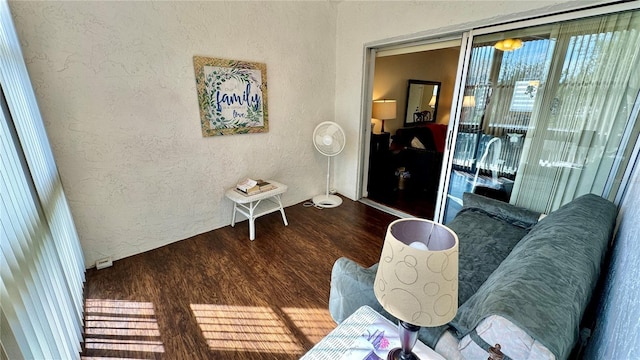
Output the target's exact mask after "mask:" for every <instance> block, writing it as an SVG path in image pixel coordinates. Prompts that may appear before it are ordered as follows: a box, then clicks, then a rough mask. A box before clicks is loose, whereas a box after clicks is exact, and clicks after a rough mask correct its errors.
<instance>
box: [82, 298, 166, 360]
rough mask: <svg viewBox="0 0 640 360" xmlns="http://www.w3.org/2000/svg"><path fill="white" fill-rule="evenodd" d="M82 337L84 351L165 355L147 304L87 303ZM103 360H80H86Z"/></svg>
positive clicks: (96, 301)
mask: <svg viewBox="0 0 640 360" xmlns="http://www.w3.org/2000/svg"><path fill="white" fill-rule="evenodd" d="M84 333H85V344H84V347H85V349H87V350H112V351H127V352H147V353H163V352H164V346H163V345H162V341H161V340H160V330H159V328H158V321H157V320H156V318H155V312H154V309H153V304H152V303H150V302H137V301H126V300H105V299H87V300H86V301H85V330H84ZM102 358H104V357H102ZM102 358H101V357H83V359H85V360H89V359H102ZM104 359H115V358H114V357H106V358H104Z"/></svg>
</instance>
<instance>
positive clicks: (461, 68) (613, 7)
mask: <svg viewBox="0 0 640 360" xmlns="http://www.w3.org/2000/svg"><path fill="white" fill-rule="evenodd" d="M639 9H640V1H632V2H625V3H620V4H609V5H602V6H597V7H592V8H588V9H583V10H574V11H570V12H567V13H561V14H555V15H548V16H542V17H538V18H535V19H528V20H517V21H513V22H509V23H504V24H498V25H491V26H486V27H479V28H475V29H471V30H469V31H465V32H463V34H462V39H463V41H462V45H461V49H460V61H459V63H458V74H457V75H456V78H457V81H456V85H455V92H454V99H455V101H454V102H453V104H452V109H451V113H452V114H453V117H452V118H451V120H450V121H449V126H448V130H447V144H446V148H445V153H444V157H443V164H442V171H441V176H440V184H439V187H438V197H437V202H436V209H435V215H434V221H436V222H438V223H442V222H443V221H444V216H445V207H446V205H447V199H448V193H449V187H450V185H451V183H450V182H451V173H452V170H453V155H454V152H455V144H456V140H457V137H458V128H459V125H460V120H461V119H460V118H461V110H462V101H463V96H461V91H463V89H464V88H465V86H466V79H467V73H468V71H469V65H470V56H471V50H472V47H473V40H474V38H475V37H476V36H481V35H486V34H491V33H498V32H503V31H510V30H516V29H521V28H528V27H533V26H539V25H545V24H552V23H556V22H563V21H569V20H575V19H581V18H587V17H592V16H603V15H607V14H611V13H616V12H622V11H629V10H639ZM634 113H635V112H634ZM627 130H630V129H627ZM639 145H640V140H639V141H637V142H636V144H635V146H634V147H633V148H634V149H633V152H632V154H631V155H630V161H629V163H628V165H627V169H626V171H625V174H627V173H628V172H629V171H630V170H631V168H632V167H633V166H634V163H635V159H636V158H637V157H638V152H639V151H640V146H639ZM628 146H631V145H628ZM615 175H616V173H615V171H612V173H611V174H610V175H609V179H608V180H607V184H610V183H611V182H612V181H613V179H612V178H613V177H615ZM625 180H628V179H627V178H626V176H625ZM626 186H627V183H625V182H623V183H621V184H620V187H619V188H618V189H617V194H618V196H617V197H616V202H615V203H616V205H618V202H619V199H620V198H621V197H620V195H621V194H623V193H624V192H625V188H626ZM610 188H611V187H610V186H608V187H607V188H606V189H605V191H608V190H609V189H610Z"/></svg>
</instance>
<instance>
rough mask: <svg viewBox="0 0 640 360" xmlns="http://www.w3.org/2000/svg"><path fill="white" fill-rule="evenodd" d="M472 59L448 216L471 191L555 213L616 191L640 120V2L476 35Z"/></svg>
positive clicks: (458, 121) (453, 160)
mask: <svg viewBox="0 0 640 360" xmlns="http://www.w3.org/2000/svg"><path fill="white" fill-rule="evenodd" d="M468 59H469V60H468V62H467V66H466V68H465V72H464V74H465V76H464V81H463V84H462V86H461V89H462V90H461V94H460V95H459V97H460V99H459V100H460V101H459V105H460V110H459V111H458V114H459V116H458V118H457V119H456V121H455V122H454V125H453V126H455V133H454V136H453V139H454V140H455V142H454V147H453V153H452V156H451V157H450V160H451V165H450V169H451V171H450V173H449V174H448V177H447V178H448V180H449V181H448V182H447V185H446V186H445V193H446V194H447V195H446V198H443V199H444V200H445V201H444V202H443V204H444V211H441V212H440V214H441V220H442V221H443V222H444V223H447V222H448V221H450V220H451V219H452V218H453V216H455V214H456V213H457V212H458V211H459V210H460V208H461V205H462V194H463V193H464V192H475V193H479V194H483V195H486V196H489V197H493V198H495V199H498V200H502V201H507V202H510V203H512V204H515V205H518V206H523V207H526V208H529V209H532V210H536V211H541V212H546V213H548V212H550V211H553V210H555V209H557V208H558V207H560V206H561V205H563V204H565V203H567V202H569V201H570V200H572V199H573V198H575V197H578V196H580V195H583V194H586V193H595V194H599V195H603V196H605V197H608V198H610V199H613V198H614V197H615V194H616V191H617V190H618V186H619V185H620V184H619V181H620V180H619V179H620V178H621V177H622V176H621V173H622V172H623V171H624V170H625V169H626V166H627V163H628V161H629V154H630V148H631V147H633V145H634V144H635V141H636V138H637V134H638V129H639V126H638V125H637V124H638V121H637V117H638V111H637V106H638V104H639V102H638V93H639V90H640V11H627V12H622V13H616V14H610V15H603V16H596V17H589V18H584V19H578V20H571V21H563V22H557V23H553V24H545V25H540V26H535V27H527V28H521V29H514V30H508V31H500V32H494V33H486V34H482V35H479V36H474V37H472V44H471V46H470V54H469V56H468ZM616 179H617V180H616Z"/></svg>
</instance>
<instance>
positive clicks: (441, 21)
mask: <svg viewBox="0 0 640 360" xmlns="http://www.w3.org/2000/svg"><path fill="white" fill-rule="evenodd" d="M605 2H611V1H592V0H583V1H484V0H476V1H410V2H409V1H406V2H405V1H403V2H396V1H388V2H359V1H344V2H341V3H340V4H339V5H338V19H337V30H336V34H337V41H336V59H337V62H336V115H335V118H336V121H337V122H339V123H340V124H341V125H342V126H343V128H344V129H345V132H346V133H347V139H348V140H349V141H348V142H347V145H346V147H345V149H344V151H343V153H342V154H340V156H338V157H337V158H336V169H339V170H337V171H336V172H335V173H336V178H335V179H334V183H335V187H336V188H337V189H338V190H339V191H340V193H341V194H343V195H345V196H347V197H350V198H352V199H356V198H357V197H358V195H359V194H358V193H357V184H358V181H359V178H358V168H359V163H360V161H361V154H360V153H359V146H360V142H362V126H370V125H369V124H370V121H369V120H366V121H365V122H364V125H363V122H362V119H363V115H362V111H361V107H362V102H361V99H362V96H363V93H364V92H363V91H364V89H363V83H362V79H363V69H364V46H365V45H366V44H368V43H373V42H376V43H377V42H380V41H386V40H385V39H391V40H393V39H395V40H398V39H400V38H402V39H406V38H408V37H409V36H411V37H413V38H416V37H426V36H429V35H430V34H431V35H432V34H434V33H442V32H448V31H452V30H454V29H455V30H457V32H460V33H462V31H461V30H460V29H471V28H472V27H473V26H481V25H490V24H496V23H499V22H506V21H512V20H513V19H515V18H524V17H528V16H534V15H540V14H548V13H551V12H556V11H559V10H566V9H571V8H575V7H578V6H585V5H588V4H594V3H605Z"/></svg>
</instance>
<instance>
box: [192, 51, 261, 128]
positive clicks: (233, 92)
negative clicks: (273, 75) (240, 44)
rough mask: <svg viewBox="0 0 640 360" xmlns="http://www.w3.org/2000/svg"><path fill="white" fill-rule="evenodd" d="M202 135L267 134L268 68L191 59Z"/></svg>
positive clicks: (233, 62)
mask: <svg viewBox="0 0 640 360" xmlns="http://www.w3.org/2000/svg"><path fill="white" fill-rule="evenodd" d="M193 66H194V68H195V75H196V89H197V91H198V104H199V107H200V124H201V126H202V136H215V135H232V134H248V133H261V132H267V131H269V120H268V112H267V65H266V64H263V63H256V62H247V61H239V60H227V59H217V58H209V57H203V56H194V57H193Z"/></svg>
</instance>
